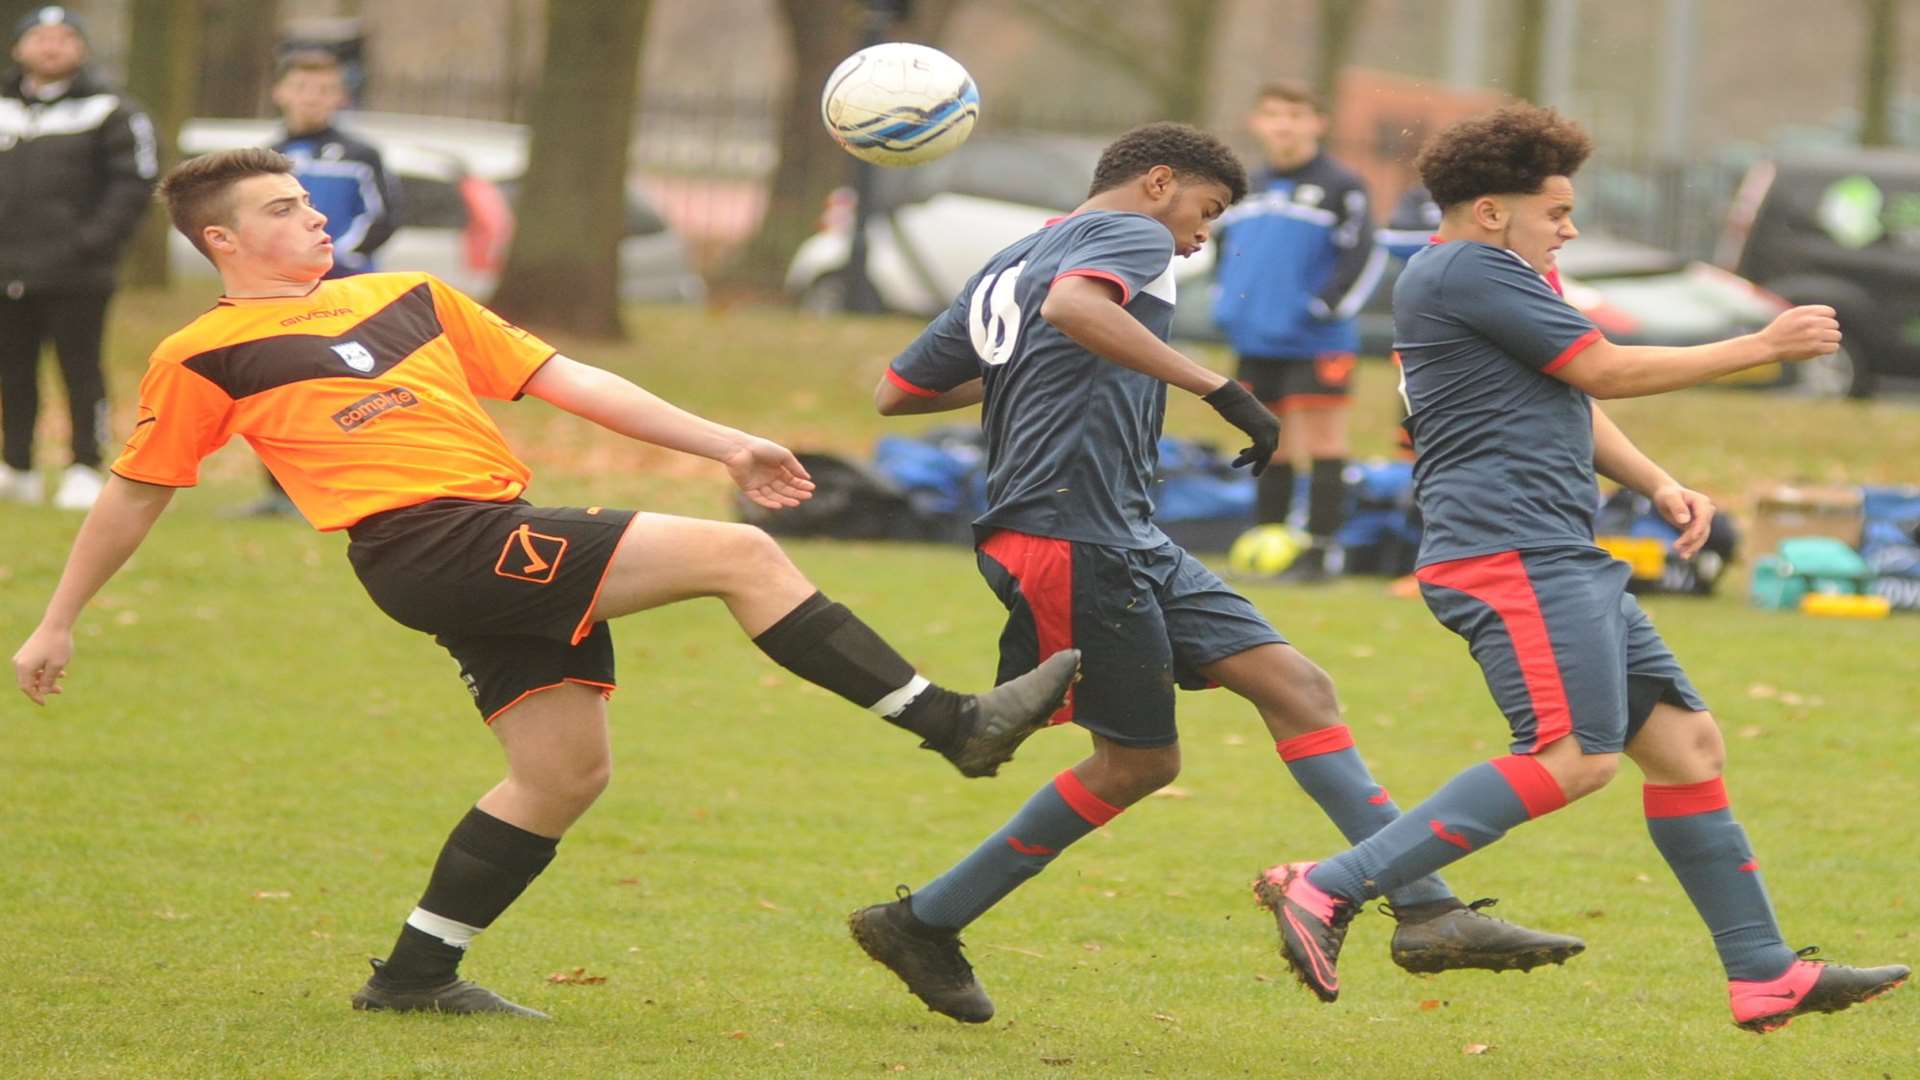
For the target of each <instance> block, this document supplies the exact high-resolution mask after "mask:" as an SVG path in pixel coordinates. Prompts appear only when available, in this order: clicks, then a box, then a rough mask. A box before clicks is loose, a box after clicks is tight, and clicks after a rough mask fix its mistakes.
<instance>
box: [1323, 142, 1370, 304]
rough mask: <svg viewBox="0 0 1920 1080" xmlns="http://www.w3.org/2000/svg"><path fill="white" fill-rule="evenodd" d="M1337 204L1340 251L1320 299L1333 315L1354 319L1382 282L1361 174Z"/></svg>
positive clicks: (1336, 238)
mask: <svg viewBox="0 0 1920 1080" xmlns="http://www.w3.org/2000/svg"><path fill="white" fill-rule="evenodd" d="M1333 203H1334V205H1333V212H1334V215H1335V217H1334V226H1333V233H1332V236H1331V239H1332V240H1333V246H1334V248H1335V249H1336V250H1337V251H1338V252H1339V254H1338V255H1337V256H1335V258H1334V263H1333V273H1332V274H1330V275H1329V276H1328V277H1327V283H1326V285H1324V286H1323V287H1322V288H1321V289H1320V293H1319V296H1318V297H1317V299H1318V300H1319V301H1320V303H1321V304H1322V305H1325V306H1324V308H1323V310H1325V311H1326V312H1328V313H1329V314H1330V315H1335V316H1338V317H1341V318H1351V317H1352V316H1353V313H1354V312H1355V311H1358V310H1359V308H1360V305H1361V304H1364V303H1366V301H1367V296H1368V295H1369V294H1371V293H1372V292H1373V287H1374V286H1375V285H1377V284H1379V282H1380V272H1379V268H1378V267H1376V266H1375V265H1374V263H1375V262H1376V260H1375V259H1374V250H1373V210H1372V207H1371V206H1370V205H1369V200H1368V198H1367V188H1366V185H1365V184H1363V183H1361V182H1360V179H1359V178H1358V177H1353V178H1350V179H1349V180H1348V181H1347V184H1346V185H1344V186H1343V187H1342V188H1341V190H1340V192H1339V194H1338V196H1337V197H1336V198H1335V199H1334V200H1333Z"/></svg>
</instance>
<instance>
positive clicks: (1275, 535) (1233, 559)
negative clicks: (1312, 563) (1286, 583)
mask: <svg viewBox="0 0 1920 1080" xmlns="http://www.w3.org/2000/svg"><path fill="white" fill-rule="evenodd" d="M1311 542H1312V541H1310V540H1309V539H1308V538H1307V537H1306V536H1305V535H1303V534H1302V533H1301V532H1300V530H1298V529H1296V528H1294V527H1293V526H1291V525H1255V526H1254V527H1253V528H1251V529H1248V530H1247V531H1246V532H1243V533H1241V534H1240V535H1239V536H1237V537H1235V538H1234V541H1233V546H1232V547H1231V548H1228V549H1227V566H1228V568H1230V569H1231V570H1232V571H1233V572H1234V573H1236V574H1239V575H1241V576H1242V577H1273V576H1274V575H1276V574H1279V573H1280V572H1281V571H1283V570H1285V569H1286V568H1287V567H1289V566H1292V565H1293V560H1294V559H1296V558H1298V557H1299V556H1300V553H1301V552H1302V551H1305V550H1306V549H1307V546H1308V545H1309V544H1310V543H1311Z"/></svg>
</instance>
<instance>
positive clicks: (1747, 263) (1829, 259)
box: [1717, 149, 1920, 397]
mask: <svg viewBox="0 0 1920 1080" xmlns="http://www.w3.org/2000/svg"><path fill="white" fill-rule="evenodd" d="M1717 261H1719V262H1720V264H1721V265H1722V266H1727V267H1730V268H1733V269H1734V270H1735V272H1737V273H1739V274H1740V275H1741V276H1742V277H1745V278H1747V279H1749V280H1751V281H1754V282H1757V283H1758V284H1760V285H1761V286H1762V287H1763V288H1765V289H1767V290H1769V291H1770V292H1774V293H1777V294H1779V295H1780V296H1782V297H1784V298H1786V299H1787V300H1789V301H1791V302H1792V303H1795V304H1828V305H1831V306H1832V307H1833V309H1834V310H1835V311H1836V312H1837V313H1838V314H1839V316H1840V327H1841V330H1842V332H1844V333H1845V334H1846V340H1847V352H1848V354H1849V355H1850V356H1851V357H1852V359H1853V363H1852V371H1851V372H1850V377H1849V382H1848V385H1847V387H1846V390H1847V392H1848V393H1849V394H1851V395H1852V396H1854V397H1870V396H1872V394H1873V392H1874V387H1875V384H1876V382H1877V381H1878V380H1879V379H1880V378H1881V377H1882V376H1887V375H1898V376H1909V377H1911V376H1920V153H1916V152H1914V151H1911V150H1860V149H1845V150H1828V151H1820V152H1809V153H1804V154H1796V155H1793V156H1790V157H1780V158H1777V159H1774V160H1771V161H1762V162H1760V163H1758V164H1756V165H1754V166H1753V167H1752V168H1751V169H1750V170H1749V171H1748V173H1747V176H1746V179H1745V180H1744V181H1743V182H1742V183H1741V185H1740V190H1739V193H1738V194H1737V195H1736V196H1735V197H1734V204H1733V209H1732V211H1731V213H1730V214H1729V217H1728V227H1727V231H1726V234H1725V235H1724V237H1723V238H1722V242H1721V247H1720V251H1719V252H1718V254H1717Z"/></svg>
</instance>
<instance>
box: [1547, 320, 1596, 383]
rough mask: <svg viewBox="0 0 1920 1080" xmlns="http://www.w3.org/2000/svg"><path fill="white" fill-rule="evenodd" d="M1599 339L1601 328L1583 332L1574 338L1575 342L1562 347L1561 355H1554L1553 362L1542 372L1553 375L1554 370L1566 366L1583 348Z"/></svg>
mask: <svg viewBox="0 0 1920 1080" xmlns="http://www.w3.org/2000/svg"><path fill="white" fill-rule="evenodd" d="M1599 340H1600V331H1599V330H1589V331H1587V332H1586V333H1584V334H1581V335H1580V336H1579V337H1577V338H1574V339H1573V344H1571V345H1569V346H1567V347H1566V348H1564V349H1561V350H1560V355H1559V356H1556V357H1554V358H1553V362H1552V363H1550V364H1548V365H1547V366H1546V367H1543V368H1541V369H1540V374H1542V375H1551V374H1553V373H1554V372H1556V371H1559V370H1560V369H1561V368H1563V367H1566V366H1567V362H1568V361H1570V360H1572V359H1573V358H1574V357H1576V356H1579V355H1580V353H1581V351H1582V350H1584V349H1585V348H1586V347H1587V346H1589V345H1591V344H1593V343H1594V342H1596V341H1599Z"/></svg>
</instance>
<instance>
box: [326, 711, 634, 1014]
mask: <svg viewBox="0 0 1920 1080" xmlns="http://www.w3.org/2000/svg"><path fill="white" fill-rule="evenodd" d="M492 727H493V733H494V735H495V736H497V737H498V738H499V740H500V745H501V747H502V749H504V750H505V751H506V757H507V776H506V779H504V780H502V781H500V783H499V784H497V785H495V786H494V788H493V790H491V791H489V792H487V793H486V794H485V795H484V796H482V797H481V799H480V801H479V803H478V804H476V805H475V806H474V807H473V809H471V810H469V811H467V815H466V817H464V818H462V819H461V820H460V823H459V824H458V825H456V826H454V829H453V833H452V835H450V836H448V837H447V842H446V844H445V846H443V847H442V848H441V849H440V857H439V858H438V859H437V860H436V861H435V862H434V866H433V873H432V875H431V876H430V877H429V878H428V880H427V888H426V892H425V894H423V895H422V896H421V897H420V902H419V903H418V904H417V905H416V906H415V907H414V909H413V913H412V914H410V915H408V916H407V921H406V924H405V925H404V926H402V927H401V928H400V938H399V940H398V941H397V942H395V943H394V947H393V952H392V954H390V955H389V956H388V958H387V959H386V960H385V961H376V962H375V964H374V973H373V977H372V978H370V979H368V980H367V984H366V985H365V986H364V987H362V988H361V989H360V991H359V992H358V993H356V994H355V995H354V996H353V1006H354V1008H356V1009H369V1010H379V1011H397V1012H420V1011H426V1012H445V1013H508V1014H512V1015H517V1016H527V1017H533V1018H537V1019H546V1018H547V1017H546V1014H545V1013H541V1012H538V1011H536V1010H533V1009H528V1008H525V1007H524V1006H520V1005H516V1004H514V1003H513V1002H511V1001H507V1000H506V999H504V998H502V997H500V996H499V995H498V994H495V993H494V992H492V991H491V990H487V989H485V988H483V987H480V986H477V985H475V984H474V983H472V982H469V981H467V980H465V979H462V978H460V977H459V974H458V969H459V966H460V961H461V960H462V959H463V958H464V957H465V955H466V951H467V948H468V946H470V945H471V944H472V943H473V939H474V938H475V937H476V936H478V935H479V934H480V932H481V931H482V930H485V929H486V928H487V927H489V926H491V925H493V921H494V920H495V919H497V918H499V916H500V914H501V913H502V912H504V911H506V909H507V907H508V906H509V905H511V904H512V903H513V902H514V901H515V900H516V899H518V898H519V896H520V894H521V893H522V892H523V891H525V889H526V888H527V886H528V885H530V884H532V882H533V879H534V878H535V877H537V876H539V874H540V872H541V871H542V870H544V869H546V867H547V864H548V863H550V862H552V861H553V857H554V853H555V850H556V848H557V847H558V845H559V843H560V837H561V836H562V835H563V834H564V833H565V832H566V831H567V829H568V827H570V826H571V825H572V824H573V823H574V822H575V821H576V820H578V819H579V817H580V815H581V814H584V813H586V811H587V808H588V807H590V806H592V805H593V802H594V800H595V799H596V798H598V797H599V795H600V792H601V791H603V790H605V788H606V786H607V780H608V778H609V776H610V775H611V773H612V767H613V756H612V751H611V748H610V746H609V743H608V738H607V707H606V701H605V699H604V697H603V696H602V694H601V692H600V690H599V689H598V688H597V687H595V686H591V685H586V684H577V683H563V684H561V685H559V686H555V687H551V688H548V689H545V690H542V691H540V692H537V693H532V694H529V695H527V696H525V697H523V698H521V699H520V701H519V702H518V703H517V704H514V705H512V706H510V707H508V708H507V709H506V710H505V711H504V712H501V713H499V714H498V715H496V716H495V717H494V718H493V723H492Z"/></svg>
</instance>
